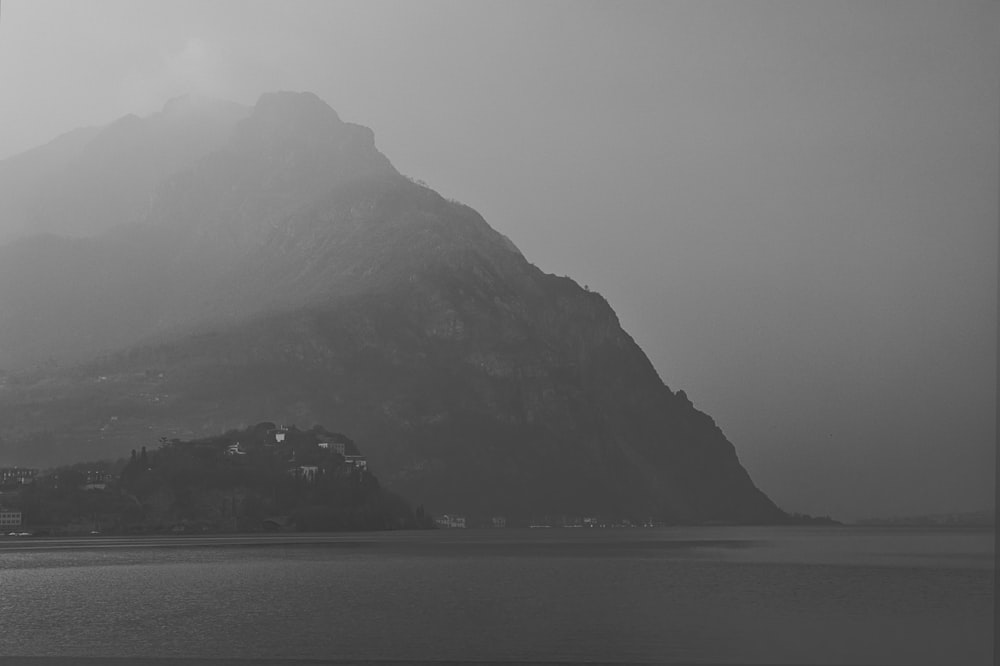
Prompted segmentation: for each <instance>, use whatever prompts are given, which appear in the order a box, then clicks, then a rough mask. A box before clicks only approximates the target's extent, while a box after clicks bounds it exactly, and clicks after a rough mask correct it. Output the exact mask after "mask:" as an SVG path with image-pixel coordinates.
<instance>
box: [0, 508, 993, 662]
mask: <svg viewBox="0 0 1000 666" xmlns="http://www.w3.org/2000/svg"><path fill="white" fill-rule="evenodd" d="M993 576H994V559H993V532H992V531H987V530H940V529H939V530H932V529H891V530H888V529H881V528H850V527H844V528H728V527H727V528H723V527H719V528H668V529H616V530H582V529H576V530H573V529H550V530H544V529H535V530H483V531H475V530H469V531H461V530H451V531H445V530H442V531H435V532H420V533H416V532H408V533H385V534H353V535H333V536H326V535H324V536H317V537H298V536H295V535H292V536H290V537H288V538H285V539H284V540H282V538H279V539H263V538H262V539H244V540H241V541H238V542H234V541H230V540H227V539H221V538H220V539H204V540H196V539H185V538H177V539H141V538H137V539H121V540H118V539H111V538H106V539H105V538H97V539H91V540H84V541H71V540H41V539H12V538H10V537H4V538H3V539H0V623H2V631H0V656H11V655H15V656H62V657H73V656H77V657H82V656H90V657H102V656H104V657H107V656H117V657H143V656H171V657H199V658H221V657H230V658H232V657H236V658H258V659H259V658H299V659H343V660H352V659H384V660H396V659H400V660H518V661H584V660H592V661H653V662H680V663H684V662H691V661H702V662H732V663H754V662H756V663H760V662H766V663H796V664H821V663H837V664H847V663H853V664H862V663H863V664H890V663H896V664H898V663H904V664H990V663H992V650H993Z"/></svg>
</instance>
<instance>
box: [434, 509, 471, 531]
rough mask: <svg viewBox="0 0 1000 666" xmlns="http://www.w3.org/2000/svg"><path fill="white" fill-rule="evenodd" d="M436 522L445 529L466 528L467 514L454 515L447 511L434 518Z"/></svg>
mask: <svg viewBox="0 0 1000 666" xmlns="http://www.w3.org/2000/svg"><path fill="white" fill-rule="evenodd" d="M434 524H435V525H437V526H438V527H442V528H445V529H456V528H457V529H462V530H464V529H465V516H452V515H448V514H447V513H446V514H444V515H443V516H438V517H437V518H435V519H434Z"/></svg>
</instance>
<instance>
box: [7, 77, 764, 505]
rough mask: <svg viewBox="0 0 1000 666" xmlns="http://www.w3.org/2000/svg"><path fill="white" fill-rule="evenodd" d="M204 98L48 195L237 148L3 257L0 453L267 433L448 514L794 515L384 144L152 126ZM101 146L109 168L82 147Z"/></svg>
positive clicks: (314, 118) (290, 114)
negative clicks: (357, 462)
mask: <svg viewBox="0 0 1000 666" xmlns="http://www.w3.org/2000/svg"><path fill="white" fill-rule="evenodd" d="M195 104H196V103H195V102H193V101H186V100H174V101H172V102H170V103H168V105H167V106H166V107H165V109H164V111H163V112H161V114H157V115H154V116H150V117H149V118H145V119H138V118H136V119H131V118H127V119H125V120H124V121H118V122H116V123H113V124H112V125H111V126H109V129H106V130H104V131H102V132H100V133H98V134H96V135H95V136H94V138H93V139H92V140H91V143H90V144H88V145H87V146H85V147H84V149H83V150H82V151H81V152H80V154H79V157H78V158H77V160H75V161H72V162H69V163H68V164H67V165H66V166H64V167H63V171H62V174H63V176H64V179H63V180H59V179H57V180H55V181H54V182H55V183H56V184H55V185H54V187H59V186H60V184H61V183H63V182H66V181H67V180H68V181H72V180H73V176H72V173H71V172H72V170H73V169H74V168H75V169H79V170H80V171H81V172H83V173H87V174H89V175H90V176H91V177H92V178H93V180H94V182H100V181H101V180H102V179H103V178H104V177H105V176H104V174H103V172H104V170H105V169H106V168H107V169H109V170H110V171H111V172H112V173H115V172H119V171H126V172H140V173H142V172H147V173H148V172H151V171H153V166H151V165H155V166H157V167H160V168H163V169H164V170H165V169H166V167H165V166H163V165H166V164H168V161H167V160H165V159H164V158H162V157H160V156H158V155H155V153H156V149H155V148H148V149H143V150H139V149H137V148H136V144H139V145H141V146H157V145H167V144H169V143H172V142H171V141H169V140H168V137H165V136H164V135H165V134H167V135H168V136H169V137H170V138H172V137H175V136H177V135H178V134H179V135H182V136H187V135H190V136H197V135H199V134H200V133H201V132H203V131H206V130H205V125H208V126H209V127H211V128H212V129H213V130H217V131H218V130H221V133H222V134H223V135H225V136H228V137H229V138H228V140H226V141H224V142H222V143H221V144H220V145H219V146H218V147H217V149H215V150H211V151H210V152H207V154H203V155H198V154H197V153H195V152H194V151H192V152H191V154H189V162H188V163H187V164H185V165H183V166H181V165H176V163H175V165H176V170H175V171H173V172H172V173H169V174H168V175H165V176H164V177H163V178H162V179H161V180H160V181H159V182H157V183H155V184H154V185H152V186H151V187H150V185H148V184H147V183H146V182H144V181H142V180H137V181H135V182H125V181H118V183H117V185H118V188H119V189H124V188H127V187H129V186H134V187H136V188H139V189H140V190H148V192H143V193H144V194H146V198H147V200H148V201H149V204H148V206H147V208H146V209H145V210H144V211H143V212H142V213H131V214H130V213H123V214H121V215H120V216H118V217H115V216H114V215H113V214H111V213H107V214H106V215H105V219H115V220H119V221H120V222H119V224H114V225H111V227H110V229H109V230H107V231H103V232H102V231H100V230H98V229H95V228H93V227H92V225H91V224H90V220H89V219H86V218H84V219H83V220H82V221H81V227H80V228H76V229H74V231H76V232H78V233H86V232H88V231H89V232H90V234H89V237H87V238H69V237H63V236H54V235H42V236H30V237H27V238H24V239H21V240H18V241H14V242H13V243H11V244H9V245H6V246H4V247H3V248H2V252H3V256H2V258H0V259H2V260H0V267H2V268H0V271H2V275H0V284H2V285H3V287H2V288H0V311H3V312H5V313H10V314H11V316H9V317H5V318H4V319H3V325H2V326H0V352H2V354H3V359H4V363H5V365H6V366H7V367H9V368H12V369H13V370H14V372H13V373H12V374H11V375H10V376H9V377H8V378H7V379H6V381H5V383H4V390H3V393H2V394H0V416H2V419H0V421H2V422H3V423H4V428H3V431H2V437H3V443H4V453H5V455H7V456H13V457H16V458H18V459H21V460H25V461H28V462H32V463H34V464H43V463H44V462H54V461H56V460H59V459H63V460H65V459H67V458H77V459H79V458H93V457H97V456H107V455H114V454H115V453H116V452H117V453H118V454H120V453H121V452H122V451H124V450H127V449H129V448H134V447H135V446H136V444H137V439H138V440H139V441H141V439H142V438H147V439H148V438H150V436H151V435H157V436H172V435H177V434H185V435H186V434H188V433H194V434H195V435H198V436H204V435H206V434H211V433H212V432H214V431H216V430H217V429H219V428H222V429H225V428H228V427H234V426H237V425H238V426H244V425H245V424H246V422H247V421H252V420H254V419H260V418H268V419H274V420H275V421H277V422H282V423H297V424H310V425H311V424H312V423H335V424H337V425H336V427H337V428H338V429H340V430H343V431H345V432H350V433H351V436H352V437H354V438H356V440H357V441H358V442H359V443H360V444H361V445H362V446H363V447H364V450H365V451H366V452H367V454H368V455H369V456H370V458H371V460H372V461H373V464H374V467H375V469H377V470H379V473H380V478H382V479H383V481H384V482H385V483H387V484H388V485H389V487H390V488H391V489H393V490H396V491H398V492H401V493H403V494H405V495H406V496H408V497H410V498H412V500H413V501H415V502H419V503H421V504H427V505H428V506H430V507H433V509H434V510H437V511H445V510H447V511H452V512H455V511H459V512H462V513H469V514H473V515H479V516H481V517H487V516H489V515H493V514H500V515H512V516H520V517H522V519H528V518H530V517H531V516H533V515H536V516H542V515H552V514H560V515H565V514H569V515H605V516H609V517H618V518H620V517H628V518H632V519H641V518H643V517H652V518H656V519H660V520H667V521H682V522H689V521H698V522H700V521H736V522H773V521H777V520H782V519H783V514H782V513H781V511H780V510H779V509H778V508H777V507H775V505H774V504H773V503H772V502H770V500H768V499H767V497H766V496H765V495H764V494H763V493H761V492H760V491H759V490H758V489H757V488H756V487H755V486H754V485H753V483H752V482H751V480H750V478H749V476H748V475H747V473H746V471H745V470H744V469H743V468H742V467H741V466H740V464H739V462H738V459H737V457H736V453H735V451H734V448H733V446H732V444H730V443H729V442H728V441H727V440H726V438H725V436H724V435H723V434H722V432H721V431H720V430H719V429H718V428H717V427H716V426H715V424H714V422H713V421H712V420H711V419H710V418H709V417H708V416H706V415H705V414H703V413H701V412H699V411H697V410H696V409H695V408H694V407H693V406H692V404H691V402H690V401H689V400H688V399H687V397H686V396H685V394H684V393H683V392H677V393H674V392H673V391H671V390H670V389H669V388H668V387H667V386H665V385H664V384H663V383H662V381H661V380H660V378H659V377H658V376H657V374H656V372H655V370H654V369H653V367H652V365H651V364H650V363H649V361H648V359H647V358H646V356H645V354H643V352H642V351H641V350H640V349H639V347H638V346H637V345H636V344H635V342H634V341H633V340H632V338H631V337H630V336H629V335H628V334H627V333H625V332H624V331H623V330H622V329H621V326H620V324H619V322H618V319H617V317H616V315H615V313H614V311H613V310H612V309H611V307H610V306H609V305H608V303H607V302H606V301H605V300H604V299H603V298H602V297H601V296H600V295H598V294H596V293H592V292H590V291H588V290H585V289H583V288H581V287H580V286H579V285H578V284H576V283H575V282H574V281H573V280H571V279H569V278H566V277H557V276H554V275H550V274H547V273H544V272H542V271H541V270H539V269H538V268H536V267H535V266H533V265H532V264H530V263H529V262H527V260H525V258H524V257H523V255H522V254H521V252H520V251H519V250H518V249H517V248H516V247H515V246H514V244H513V243H511V242H510V240H509V239H507V238H506V237H504V236H502V235H501V234H499V233H497V232H496V231H495V230H494V229H492V228H491V227H490V226H489V225H488V224H487V223H486V222H485V221H484V220H483V218H482V217H481V216H480V215H479V214H478V213H476V212H475V211H474V210H472V209H471V208H469V207H467V206H464V205H462V204H460V203H458V202H452V201H448V200H446V199H444V198H442V197H441V196H440V195H439V194H437V193H436V192H434V191H433V190H430V189H428V188H427V187H425V186H423V185H420V184H417V183H415V182H413V181H411V180H409V179H408V178H406V177H404V176H402V175H401V174H399V172H398V171H396V169H394V168H393V167H392V165H391V163H390V162H389V160H388V159H387V158H386V157H385V156H384V155H382V154H381V153H380V152H379V151H378V150H377V149H376V148H375V143H374V136H373V134H372V132H371V130H369V129H367V128H364V127H361V126H358V125H353V124H349V123H344V122H342V121H341V120H340V118H339V117H338V115H337V114H336V112H335V111H334V110H333V109H331V108H330V107H329V106H327V105H326V104H325V103H324V102H323V101H322V100H320V99H319V98H318V97H316V96H315V95H313V94H312V93H290V92H279V93H268V94H265V95H263V96H262V97H261V98H260V100H259V101H258V102H257V103H256V105H254V107H253V109H252V111H251V112H250V113H249V114H248V115H246V116H245V117H241V116H243V115H245V114H242V113H239V114H238V113H232V114H230V116H229V117H230V118H231V119H232V121H233V122H232V123H231V126H230V127H227V126H224V125H222V126H220V125H219V124H218V118H219V114H218V113H215V109H218V108H223V109H225V110H226V111H231V110H233V109H236V107H231V106H228V105H223V106H220V105H219V104H218V103H216V102H197V106H198V107H199V108H200V109H206V110H208V109H210V110H212V111H213V112H212V113H206V114H199V115H197V116H190V117H188V118H186V119H185V121H184V124H183V131H180V132H178V131H177V130H178V127H177V126H175V125H173V124H170V125H164V124H163V123H162V118H163V117H164V116H167V115H169V114H170V113H171V112H172V110H173V109H175V108H178V107H179V106H191V105H195ZM237 118H240V119H239V120H236V119H237ZM122 123H127V124H130V125H131V126H132V127H131V128H130V130H129V132H128V134H127V136H128V137H130V139H121V138H120V137H121V134H120V133H119V132H118V130H119V128H120V127H121V125H122ZM199 126H201V127H199ZM109 131H110V132H112V133H113V135H114V136H115V138H116V141H115V143H112V145H113V146H114V148H113V149H111V150H110V154H109V153H105V152H103V151H97V150H93V149H92V146H93V145H94V144H95V143H97V145H99V146H100V145H102V143H103V141H104V140H105V139H106V137H107V134H108V132H109ZM95 156H96V157H95ZM108 164H111V165H114V166H113V167H110V168H109V167H107V165H108ZM107 178H108V180H113V177H107ZM139 198H140V197H139V195H138V194H137V193H129V192H123V193H122V194H121V197H120V200H121V201H134V200H138V199H139ZM73 219H74V216H73V213H72V210H68V211H66V212H65V214H64V217H62V218H58V217H56V218H55V219H54V223H55V224H56V225H57V226H58V227H60V228H72V225H73ZM81 362H82V364H81ZM35 368H38V369H35ZM161 433H166V435H162V434H161Z"/></svg>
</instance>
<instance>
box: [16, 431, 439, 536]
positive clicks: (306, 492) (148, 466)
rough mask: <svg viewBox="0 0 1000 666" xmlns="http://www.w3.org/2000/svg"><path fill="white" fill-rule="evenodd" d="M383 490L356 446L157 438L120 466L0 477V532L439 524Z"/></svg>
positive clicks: (326, 435)
mask: <svg viewBox="0 0 1000 666" xmlns="http://www.w3.org/2000/svg"><path fill="white" fill-rule="evenodd" d="M433 526H434V522H433V519H432V518H430V517H429V516H425V515H424V511H423V507H418V508H417V510H416V511H414V510H413V509H412V508H411V507H410V506H409V505H408V504H407V503H406V502H405V501H404V500H403V499H402V498H400V497H399V496H397V495H395V494H393V493H391V492H388V491H386V490H384V489H383V488H381V487H380V485H379V482H378V480H377V479H376V478H375V476H374V475H372V474H371V473H370V472H369V471H368V461H367V459H366V457H365V456H364V455H362V454H361V452H360V451H359V450H358V449H357V447H356V446H355V444H354V442H353V441H352V440H351V439H350V438H348V437H346V436H344V435H342V434H339V433H334V432H330V431H327V430H326V429H325V428H323V427H322V426H315V427H313V428H311V429H309V430H299V429H298V428H296V427H295V426H281V425H277V424H275V423H270V422H264V423H259V424H257V425H255V426H253V427H250V428H247V429H245V430H242V431H240V430H231V431H229V432H227V433H224V434H222V435H219V436H217V437H210V438H204V439H196V440H191V441H180V440H177V439H173V440H167V439H166V438H161V440H160V443H159V446H158V447H156V448H155V449H153V450H147V449H146V447H142V448H141V449H139V450H138V451H136V450H132V451H131V453H130V455H129V457H128V458H122V459H119V460H118V461H116V462H113V463H111V462H103V463H80V464H76V465H72V466H68V467H62V468H59V469H56V470H51V471H48V472H45V473H40V472H39V471H38V470H35V469H27V468H18V467H14V468H2V469H0V531H2V533H4V534H15V535H21V534H23V535H28V534H35V535H42V534H50V535H72V534H94V533H97V534H143V533H204V532H254V531H269V530H270V531H279V530H295V531H335V530H372V529H405V528H409V529H413V528H423V527H433Z"/></svg>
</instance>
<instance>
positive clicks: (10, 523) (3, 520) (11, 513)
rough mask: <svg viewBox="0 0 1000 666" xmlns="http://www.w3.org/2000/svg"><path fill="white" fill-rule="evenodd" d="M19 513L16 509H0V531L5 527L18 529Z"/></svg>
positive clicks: (19, 523) (19, 524)
mask: <svg viewBox="0 0 1000 666" xmlns="http://www.w3.org/2000/svg"><path fill="white" fill-rule="evenodd" d="M20 526H21V512H20V511H18V510H16V509H5V508H3V507H0V531H3V528H5V527H20Z"/></svg>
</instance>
